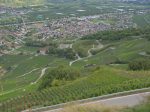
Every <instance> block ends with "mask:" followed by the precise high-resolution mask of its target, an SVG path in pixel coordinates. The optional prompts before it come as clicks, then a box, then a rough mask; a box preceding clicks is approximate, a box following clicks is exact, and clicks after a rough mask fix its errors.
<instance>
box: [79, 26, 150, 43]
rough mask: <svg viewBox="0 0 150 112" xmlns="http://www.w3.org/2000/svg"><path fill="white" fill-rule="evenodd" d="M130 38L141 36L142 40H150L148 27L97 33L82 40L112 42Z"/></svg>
mask: <svg viewBox="0 0 150 112" xmlns="http://www.w3.org/2000/svg"><path fill="white" fill-rule="evenodd" d="M131 36H141V37H143V38H147V39H148V40H150V27H146V28H139V29H135V28H130V29H124V30H117V31H116V30H110V31H103V32H97V33H95V34H91V35H86V36H84V37H83V38H82V39H98V40H99V39H102V40H111V41H114V40H121V39H125V38H129V37H131Z"/></svg>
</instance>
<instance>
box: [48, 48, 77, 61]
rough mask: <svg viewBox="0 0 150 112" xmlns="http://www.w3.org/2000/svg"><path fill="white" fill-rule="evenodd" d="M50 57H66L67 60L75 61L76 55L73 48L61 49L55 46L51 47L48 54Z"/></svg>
mask: <svg viewBox="0 0 150 112" xmlns="http://www.w3.org/2000/svg"><path fill="white" fill-rule="evenodd" d="M47 53H48V54H50V55H57V56H58V57H64V58H66V59H75V58H76V53H75V51H74V50H73V49H72V48H66V49H60V48H56V47H54V46H51V47H49V50H48V52H47Z"/></svg>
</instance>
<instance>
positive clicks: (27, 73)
mask: <svg viewBox="0 0 150 112" xmlns="http://www.w3.org/2000/svg"><path fill="white" fill-rule="evenodd" d="M38 69H40V68H35V69H33V70H31V71H30V72H28V73H25V74H23V75H21V76H18V77H17V78H20V77H24V76H26V75H28V74H30V73H32V72H34V71H36V70H38Z"/></svg>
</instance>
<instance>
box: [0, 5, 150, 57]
mask: <svg viewBox="0 0 150 112" xmlns="http://www.w3.org/2000/svg"><path fill="white" fill-rule="evenodd" d="M26 11H30V10H27V9H23V10H20V11H18V10H13V11H12V9H10V8H5V7H2V8H0V14H1V15H3V14H5V13H11V16H16V15H17V16H18V17H19V18H21V21H22V23H20V21H19V22H18V23H15V24H14V23H12V24H6V25H0V27H1V31H0V40H1V41H0V48H1V49H0V56H2V55H3V54H9V53H12V51H13V50H14V49H17V48H20V47H21V46H22V44H23V43H25V41H24V39H25V38H31V39H33V40H38V41H46V40H47V39H50V38H52V39H53V38H55V39H56V38H72V37H73V38H80V37H82V36H85V35H88V34H93V33H95V32H98V31H106V30H111V29H113V30H122V29H125V28H136V27H137V24H136V23H134V22H133V15H134V14H135V13H136V14H139V15H140V14H144V13H148V12H149V10H138V11H135V10H134V9H132V10H131V9H129V10H128V11H126V10H123V9H120V10H119V9H117V10H116V11H115V12H113V13H104V14H99V15H89V16H81V17H76V16H73V17H64V18H60V19H49V18H46V20H43V21H34V22H26V21H25V19H24V18H23V16H22V15H24V14H25V12H26ZM80 11H81V10H80ZM82 11H83V10H82ZM84 11H85V10H84ZM57 14H58V13H57ZM59 14H61V13H59ZM2 18H3V17H2ZM0 19H1V18H0ZM8 27H9V28H8ZM11 28H12V29H11ZM6 37H7V38H6ZM10 37H11V40H12V41H10Z"/></svg>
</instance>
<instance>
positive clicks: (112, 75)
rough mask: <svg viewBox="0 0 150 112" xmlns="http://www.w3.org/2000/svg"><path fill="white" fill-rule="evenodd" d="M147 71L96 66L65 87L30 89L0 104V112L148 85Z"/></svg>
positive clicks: (53, 103) (148, 74) (149, 82)
mask: <svg viewBox="0 0 150 112" xmlns="http://www.w3.org/2000/svg"><path fill="white" fill-rule="evenodd" d="M149 76H150V73H149V72H144V71H141V72H130V71H124V70H118V69H112V68H109V67H100V68H97V69H95V70H94V71H93V73H92V74H90V75H89V76H87V77H83V78H80V79H78V80H76V81H73V82H71V83H70V84H67V85H65V86H61V87H53V88H50V89H45V90H43V91H41V92H33V93H30V94H26V95H24V96H21V97H17V98H15V99H11V100H9V101H7V102H5V103H2V104H1V105H0V108H1V111H2V112H5V111H7V112H8V111H11V112H13V111H14V112H15V111H20V110H24V109H28V108H30V107H34V106H36V107H37V106H38V107H41V106H47V105H55V104H58V103H63V102H68V101H72V100H78V99H85V98H89V97H95V96H100V95H105V94H110V93H114V92H120V91H125V90H132V89H137V88H143V87H149V86H150V79H149V78H148V77H149Z"/></svg>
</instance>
